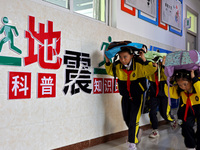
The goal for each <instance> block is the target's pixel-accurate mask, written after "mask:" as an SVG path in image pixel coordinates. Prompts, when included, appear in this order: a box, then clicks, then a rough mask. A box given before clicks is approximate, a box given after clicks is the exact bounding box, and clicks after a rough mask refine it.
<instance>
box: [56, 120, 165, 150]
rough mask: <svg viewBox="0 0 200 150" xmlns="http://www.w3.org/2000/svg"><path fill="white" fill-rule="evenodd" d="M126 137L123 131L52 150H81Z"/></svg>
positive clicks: (145, 128) (147, 127)
mask: <svg viewBox="0 0 200 150" xmlns="http://www.w3.org/2000/svg"><path fill="white" fill-rule="evenodd" d="M164 124H167V122H166V121H164V120H163V121H160V122H159V125H164ZM140 128H141V129H142V130H148V129H150V128H151V125H150V124H148V125H144V126H140ZM127 135H128V131H127V130H125V131H121V132H117V133H113V134H109V135H105V136H102V137H98V138H95V139H91V140H87V141H83V142H80V143H75V144H72V145H68V146H64V147H60V148H56V149H54V150H82V149H85V148H88V147H92V146H95V145H99V144H102V143H105V142H108V141H112V140H115V139H119V138H122V137H125V136H127Z"/></svg>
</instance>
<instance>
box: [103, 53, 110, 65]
mask: <svg viewBox="0 0 200 150" xmlns="http://www.w3.org/2000/svg"><path fill="white" fill-rule="evenodd" d="M104 56H105V58H106V62H107V63H108V62H110V60H109V58H108V57H107V56H106V54H104Z"/></svg>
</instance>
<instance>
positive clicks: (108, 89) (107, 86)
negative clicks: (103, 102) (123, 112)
mask: <svg viewBox="0 0 200 150" xmlns="http://www.w3.org/2000/svg"><path fill="white" fill-rule="evenodd" d="M112 87H113V80H112V78H106V79H104V93H112Z"/></svg>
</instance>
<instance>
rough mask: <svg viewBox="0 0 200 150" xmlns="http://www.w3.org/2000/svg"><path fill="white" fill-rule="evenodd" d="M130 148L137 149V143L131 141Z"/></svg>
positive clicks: (130, 149) (129, 149)
mask: <svg viewBox="0 0 200 150" xmlns="http://www.w3.org/2000/svg"><path fill="white" fill-rule="evenodd" d="M128 150H137V147H136V144H135V143H129V146H128Z"/></svg>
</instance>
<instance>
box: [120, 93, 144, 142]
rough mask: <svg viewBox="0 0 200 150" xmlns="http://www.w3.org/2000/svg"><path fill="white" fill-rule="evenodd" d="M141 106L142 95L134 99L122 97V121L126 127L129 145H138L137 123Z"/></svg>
mask: <svg viewBox="0 0 200 150" xmlns="http://www.w3.org/2000/svg"><path fill="white" fill-rule="evenodd" d="M142 104H143V94H142V95H140V96H138V97H137V98H136V97H134V98H133V100H131V99H129V97H122V114H123V118H124V121H125V123H126V125H127V127H128V141H129V142H130V143H138V131H139V121H140V116H141V110H142Z"/></svg>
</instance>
